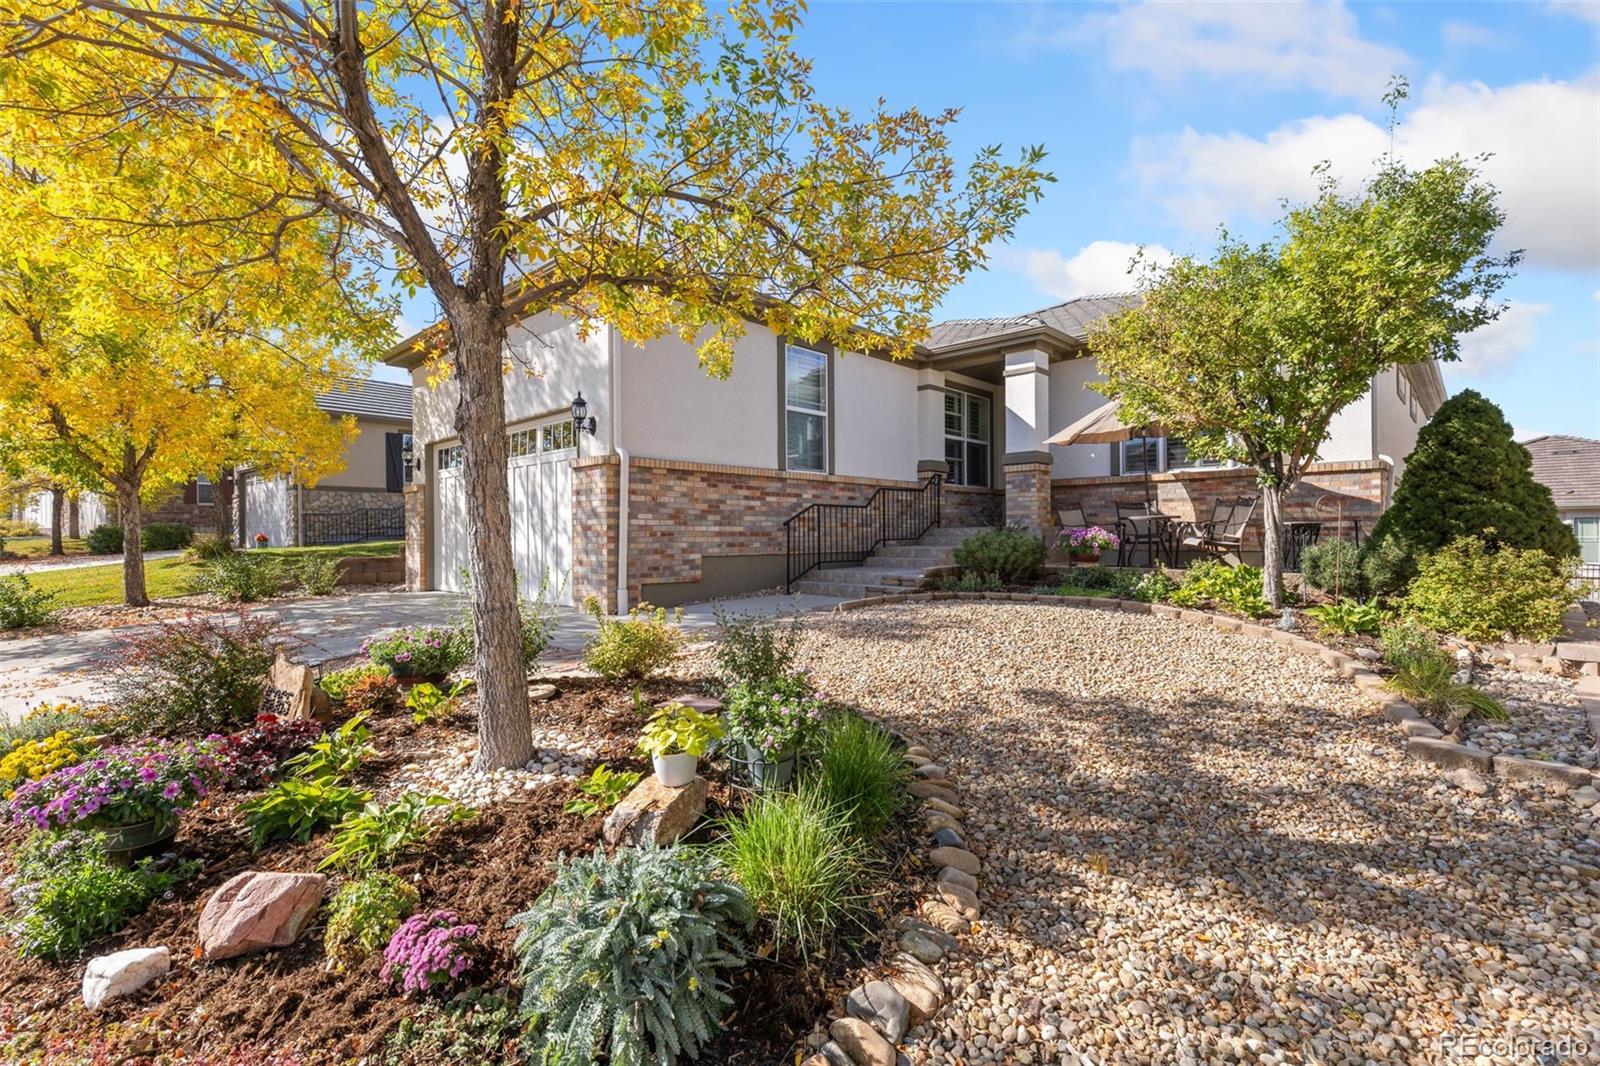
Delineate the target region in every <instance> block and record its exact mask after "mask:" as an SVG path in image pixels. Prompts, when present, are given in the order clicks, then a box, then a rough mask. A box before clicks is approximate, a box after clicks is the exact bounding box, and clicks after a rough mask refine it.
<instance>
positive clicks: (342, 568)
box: [339, 555, 406, 585]
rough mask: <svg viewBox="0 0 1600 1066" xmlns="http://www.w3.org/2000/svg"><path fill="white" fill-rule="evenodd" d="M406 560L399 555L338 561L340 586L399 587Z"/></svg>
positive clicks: (403, 577) (353, 556)
mask: <svg viewBox="0 0 1600 1066" xmlns="http://www.w3.org/2000/svg"><path fill="white" fill-rule="evenodd" d="M405 580H406V560H405V557H404V556H401V555H352V556H348V557H346V558H343V559H340V560H339V584H341V585H401V584H404V583H405Z"/></svg>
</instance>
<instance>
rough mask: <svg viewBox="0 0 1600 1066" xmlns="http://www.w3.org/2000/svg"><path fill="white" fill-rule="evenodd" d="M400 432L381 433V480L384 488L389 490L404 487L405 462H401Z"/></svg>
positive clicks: (396, 490)
mask: <svg viewBox="0 0 1600 1066" xmlns="http://www.w3.org/2000/svg"><path fill="white" fill-rule="evenodd" d="M403 436H404V434H402V433H385V434H384V435H383V458H384V463H383V474H384V478H383V482H384V488H386V489H388V490H389V491H390V492H399V491H400V490H401V489H403V488H404V487H405V483H406V472H405V464H404V463H403V462H401V458H400V447H401V438H402V437H403Z"/></svg>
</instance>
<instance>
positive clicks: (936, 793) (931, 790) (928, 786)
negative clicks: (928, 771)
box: [906, 781, 956, 803]
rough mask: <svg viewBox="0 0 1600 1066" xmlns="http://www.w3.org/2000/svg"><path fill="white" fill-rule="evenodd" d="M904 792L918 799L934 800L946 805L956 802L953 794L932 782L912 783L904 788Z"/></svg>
mask: <svg viewBox="0 0 1600 1066" xmlns="http://www.w3.org/2000/svg"><path fill="white" fill-rule="evenodd" d="M906 791H907V792H909V793H911V794H912V795H913V796H916V797H917V798H918V799H936V800H943V801H944V802H946V803H954V802H955V801H956V794H955V793H954V792H951V791H950V790H949V789H948V788H945V787H944V786H943V785H939V784H935V783H934V782H932V781H913V782H911V783H910V784H909V785H907V786H906Z"/></svg>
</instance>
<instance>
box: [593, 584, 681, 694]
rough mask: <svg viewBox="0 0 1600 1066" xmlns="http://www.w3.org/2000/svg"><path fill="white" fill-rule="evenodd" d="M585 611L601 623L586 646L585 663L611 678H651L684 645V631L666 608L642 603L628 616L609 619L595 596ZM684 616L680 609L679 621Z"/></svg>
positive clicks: (675, 655) (611, 679)
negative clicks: (671, 619) (672, 619)
mask: <svg viewBox="0 0 1600 1066" xmlns="http://www.w3.org/2000/svg"><path fill="white" fill-rule="evenodd" d="M584 610H586V611H588V613H589V614H590V615H592V616H593V617H594V620H595V623H596V625H598V626H599V628H598V629H597V630H596V631H595V634H594V635H593V636H592V637H590V638H589V640H588V643H586V644H584V646H583V662H584V665H586V666H588V667H589V669H591V670H593V671H594V672H595V673H597V674H599V675H600V676H601V677H603V678H605V679H606V680H608V681H618V680H623V679H629V680H643V679H644V678H647V677H650V676H651V675H652V674H655V673H657V672H659V671H661V670H663V669H665V668H666V667H667V666H669V665H670V664H671V663H672V661H673V660H674V659H676V658H677V657H678V652H679V650H680V649H681V648H682V646H683V633H682V631H681V630H679V629H678V627H677V626H676V625H673V624H672V623H671V622H668V621H667V612H666V609H665V608H662V607H651V606H650V605H649V604H646V603H641V604H640V605H639V606H637V607H635V608H634V609H633V610H631V611H629V612H628V617H626V618H607V617H606V616H605V613H604V611H602V610H601V607H600V601H599V600H597V599H595V598H594V597H593V596H591V597H589V599H588V600H586V601H584ZM682 618H683V612H682V611H681V610H680V611H678V612H677V619H676V620H678V621H681V620H682Z"/></svg>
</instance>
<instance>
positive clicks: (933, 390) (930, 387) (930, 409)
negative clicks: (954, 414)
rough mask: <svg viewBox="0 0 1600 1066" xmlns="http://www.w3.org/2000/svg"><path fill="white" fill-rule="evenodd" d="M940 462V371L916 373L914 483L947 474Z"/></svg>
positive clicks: (942, 446) (941, 414) (942, 407)
mask: <svg viewBox="0 0 1600 1066" xmlns="http://www.w3.org/2000/svg"><path fill="white" fill-rule="evenodd" d="M949 473H950V464H949V463H947V462H946V461H945V458H944V371H943V370H919V371H917V480H919V481H920V480H922V479H923V478H926V477H927V476H928V475H929V474H949Z"/></svg>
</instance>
